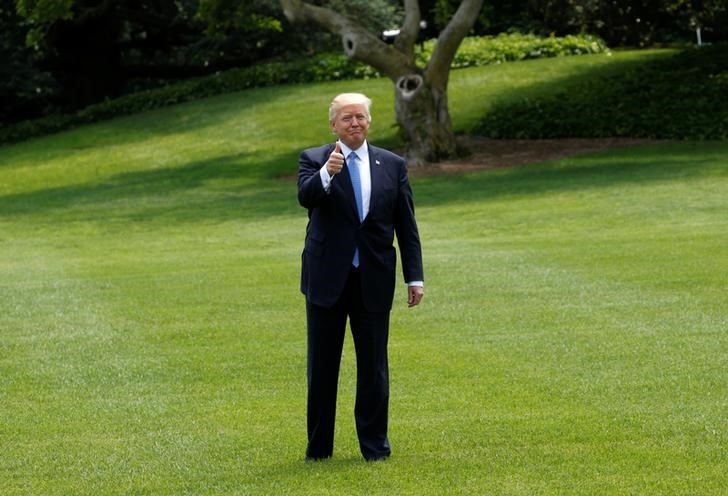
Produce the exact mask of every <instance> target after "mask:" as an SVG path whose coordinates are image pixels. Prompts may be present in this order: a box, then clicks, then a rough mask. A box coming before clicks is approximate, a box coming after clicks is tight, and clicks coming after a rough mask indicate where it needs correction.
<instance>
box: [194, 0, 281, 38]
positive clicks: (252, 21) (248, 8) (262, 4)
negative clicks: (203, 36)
mask: <svg viewBox="0 0 728 496" xmlns="http://www.w3.org/2000/svg"><path fill="white" fill-rule="evenodd" d="M279 9H280V6H279V3H278V1H277V0H255V1H252V2H250V1H248V2H240V1H237V0H199V7H198V9H197V18H198V19H200V20H202V21H204V22H205V23H206V24H207V27H208V32H209V33H211V34H213V35H216V34H217V35H219V34H221V33H230V32H233V31H236V30H239V31H244V32H259V33H260V34H261V35H263V34H264V32H265V31H281V29H282V28H281V23H280V21H279V20H278V19H277V18H276V17H274V15H273V14H277V13H278V10H279Z"/></svg>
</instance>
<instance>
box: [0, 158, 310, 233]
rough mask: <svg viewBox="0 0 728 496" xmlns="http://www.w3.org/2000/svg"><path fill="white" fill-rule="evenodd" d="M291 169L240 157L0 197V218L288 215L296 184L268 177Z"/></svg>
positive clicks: (283, 162) (278, 161)
mask: <svg viewBox="0 0 728 496" xmlns="http://www.w3.org/2000/svg"><path fill="white" fill-rule="evenodd" d="M288 164H291V165H290V166H288ZM296 164H297V158H296V157H295V156H294V155H281V156H278V157H274V158H272V159H270V161H269V162H267V163H266V162H261V161H257V160H255V156H254V155H248V154H245V153H239V154H234V155H228V156H223V157H218V158H214V159H211V160H205V161H201V162H193V163H189V164H187V165H184V166H181V167H175V168H164V169H153V170H145V171H139V172H128V173H123V174H117V175H115V176H112V177H110V178H108V179H106V180H103V181H101V182H97V183H85V184H74V185H70V186H63V187H57V188H49V189H43V190H37V191H31V192H27V193H19V194H12V195H5V196H0V218H2V217H5V218H9V217H18V216H39V215H42V216H43V217H44V219H45V218H54V217H57V218H60V219H64V220H91V219H93V220H100V219H101V218H103V217H104V216H106V215H108V216H109V217H110V218H113V219H115V220H123V219H128V220H133V221H136V222H140V221H141V222H145V221H146V222H158V221H169V220H172V219H174V220H175V221H182V222H184V221H188V222H196V221H202V220H218V221H224V220H230V219H236V218H247V217H265V216H272V215H278V214H281V213H284V212H285V213H290V212H292V211H293V210H294V209H295V208H296V207H298V204H297V200H296V187H295V183H291V182H283V181H276V180H272V179H270V177H271V175H275V171H277V170H278V171H279V170H281V169H282V168H284V167H285V168H289V169H291V170H295V167H296ZM299 208H300V207H299Z"/></svg>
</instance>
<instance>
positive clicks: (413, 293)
mask: <svg viewBox="0 0 728 496" xmlns="http://www.w3.org/2000/svg"><path fill="white" fill-rule="evenodd" d="M424 294H425V290H424V289H423V288H422V287H421V286H408V287H407V306H408V307H410V308H412V307H414V306H416V305H419V304H420V301H422V295H424Z"/></svg>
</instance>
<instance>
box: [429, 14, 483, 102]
mask: <svg viewBox="0 0 728 496" xmlns="http://www.w3.org/2000/svg"><path fill="white" fill-rule="evenodd" d="M482 7H483V0H463V1H462V2H461V3H460V7H458V10H457V12H455V15H454V16H453V17H452V19H450V22H449V23H447V26H445V29H443V30H442V32H441V33H440V36H439V37H438V38H437V44H436V45H435V49H434V50H433V52H432V57H430V62H429V63H428V64H427V69H426V70H425V76H426V77H427V79H428V80H429V81H430V83H431V84H432V85H433V86H434V87H436V88H439V89H445V88H446V87H447V80H448V77H449V75H450V65H451V64H452V60H453V58H454V57H455V53H456V52H457V50H458V47H459V46H460V43H462V41H463V38H465V36H466V35H467V34H468V32H469V31H470V28H472V27H473V24H475V20H476V19H477V18H478V13H479V12H480V9H481V8H482Z"/></svg>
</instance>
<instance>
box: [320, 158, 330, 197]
mask: <svg viewBox="0 0 728 496" xmlns="http://www.w3.org/2000/svg"><path fill="white" fill-rule="evenodd" d="M319 176H321V185H322V186H323V187H324V191H326V192H327V193H328V192H329V190H331V176H329V171H327V170H326V166H325V165H324V166H323V167H321V170H319Z"/></svg>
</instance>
